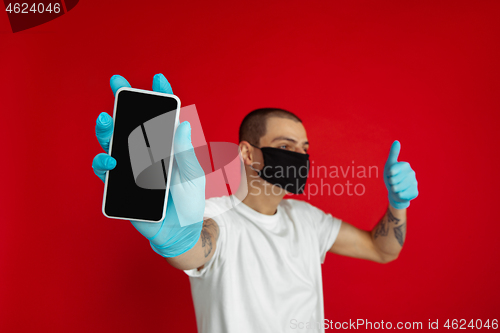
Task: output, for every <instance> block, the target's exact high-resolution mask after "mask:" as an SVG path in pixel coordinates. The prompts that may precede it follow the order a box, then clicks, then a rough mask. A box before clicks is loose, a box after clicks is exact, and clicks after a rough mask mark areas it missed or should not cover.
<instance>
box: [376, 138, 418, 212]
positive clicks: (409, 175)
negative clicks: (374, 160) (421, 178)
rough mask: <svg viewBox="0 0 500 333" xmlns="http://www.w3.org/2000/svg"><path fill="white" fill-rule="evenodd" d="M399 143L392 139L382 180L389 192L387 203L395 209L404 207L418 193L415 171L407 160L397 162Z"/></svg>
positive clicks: (399, 149)
mask: <svg viewBox="0 0 500 333" xmlns="http://www.w3.org/2000/svg"><path fill="white" fill-rule="evenodd" d="M400 151H401V144H400V143H399V141H397V140H396V141H394V142H393V143H392V146H391V151H390V152H389V157H388V158H387V162H386V163H385V167H384V182H385V186H386V187H387V191H388V192H389V203H390V204H391V206H392V207H394V208H396V209H404V208H407V207H408V206H409V205H410V200H413V199H415V198H416V197H417V195H418V188H417V185H418V183H417V178H416V176H415V171H413V169H412V168H411V167H410V164H409V163H407V162H398V156H399V152H400Z"/></svg>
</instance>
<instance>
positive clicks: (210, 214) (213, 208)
mask: <svg viewBox="0 0 500 333" xmlns="http://www.w3.org/2000/svg"><path fill="white" fill-rule="evenodd" d="M223 210H224V209H223V208H222V207H221V206H220V205H218V204H217V202H215V201H214V200H210V199H209V200H206V201H205V212H204V214H203V216H204V218H212V219H213V220H214V221H215V222H216V223H217V225H218V227H219V238H218V239H217V243H216V246H215V252H214V255H213V256H212V258H210V260H209V261H207V262H206V263H205V265H204V266H203V268H202V269H200V270H198V268H193V269H189V270H184V273H186V274H187V275H189V276H190V277H203V276H205V275H206V274H209V273H210V272H211V271H212V270H214V269H217V267H219V266H220V265H221V264H222V260H223V255H222V253H223V251H224V245H225V239H226V224H225V220H224V214H223Z"/></svg>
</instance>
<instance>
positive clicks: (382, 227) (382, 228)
mask: <svg viewBox="0 0 500 333" xmlns="http://www.w3.org/2000/svg"><path fill="white" fill-rule="evenodd" d="M388 232H389V226H388V225H387V222H386V220H385V218H382V220H381V221H380V222H379V224H378V225H377V228H376V229H375V235H374V238H377V237H378V236H387V233H388Z"/></svg>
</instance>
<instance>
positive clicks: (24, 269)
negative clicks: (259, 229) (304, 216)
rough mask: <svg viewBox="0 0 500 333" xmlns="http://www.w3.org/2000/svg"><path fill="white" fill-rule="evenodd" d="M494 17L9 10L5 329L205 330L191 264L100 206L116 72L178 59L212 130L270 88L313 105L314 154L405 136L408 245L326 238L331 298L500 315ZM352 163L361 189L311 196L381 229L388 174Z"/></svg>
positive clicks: (385, 310)
mask: <svg viewBox="0 0 500 333" xmlns="http://www.w3.org/2000/svg"><path fill="white" fill-rule="evenodd" d="M499 17H500V2H498V1H446V2H443V1H418V2H410V1H321V2H304V1H301V2H299V1H262V2H255V1H253V2H245V3H243V2H236V1H227V2H207V1H197V2H185V1H176V2H174V1H142V2H139V1H96V0H82V1H80V2H79V3H78V5H77V6H76V7H75V8H73V9H72V10H71V12H68V13H67V14H65V15H63V16H61V17H59V18H57V19H54V20H52V21H50V22H48V23H45V24H43V25H39V26H37V27H34V28H32V29H28V30H25V31H21V32H18V33H13V32H12V30H11V27H10V25H9V21H8V18H7V14H6V13H5V12H3V13H0V60H1V62H0V66H1V71H0V73H1V80H0V103H1V104H0V108H1V111H2V121H1V125H0V126H1V131H0V138H1V140H2V141H1V142H2V145H1V147H2V154H3V156H2V163H1V164H0V170H1V174H2V175H3V180H2V186H1V188H2V191H1V192H0V193H1V194H0V212H1V217H0V219H1V223H0V331H1V332H26V331H36V332H42V331H47V332H90V331H92V332H117V331H120V332H146V331H155V332H159V331H162V332H195V331H196V321H195V314H194V307H193V304H192V299H191V292H190V288H189V280H188V277H187V276H186V275H185V274H184V273H183V272H181V271H179V270H176V269H174V268H173V267H170V266H169V265H168V264H167V263H166V262H165V261H164V260H163V259H162V258H161V257H160V256H158V255H156V254H155V253H154V252H153V251H152V250H151V248H150V247H149V244H148V242H147V241H146V240H145V239H144V238H143V237H142V236H141V235H140V234H139V233H138V232H137V231H136V230H135V229H134V228H133V227H132V226H131V225H130V224H129V223H128V222H126V221H119V220H111V219H107V218H105V217H104V216H103V214H102V212H101V203H102V194H103V184H102V182H101V181H100V180H99V179H98V178H97V177H96V176H95V175H94V173H93V170H92V168H91V164H92V159H93V157H94V156H95V155H96V154H97V153H100V152H102V150H101V148H100V146H99V144H98V142H97V140H96V138H95V133H94V126H95V121H96V118H97V116H98V114H99V113H100V112H102V111H106V112H108V113H109V114H112V111H113V101H114V98H113V94H112V92H111V89H110V87H109V78H110V77H111V76H112V75H113V74H120V75H123V76H124V77H126V78H127V79H128V80H129V82H130V83H131V84H132V86H133V87H136V88H142V89H151V84H152V78H153V75H154V74H156V73H163V74H164V75H165V76H166V77H167V79H168V80H169V81H170V82H171V84H172V87H173V91H174V93H175V94H176V95H178V96H179V97H180V99H181V101H182V104H183V105H190V104H196V107H197V109H198V112H199V116H200V119H201V122H202V125H203V127H204V131H205V136H206V138H207V141H229V142H235V143H237V130H238V126H239V123H240V121H241V120H242V118H243V116H244V115H245V114H246V113H247V112H249V111H250V110H253V109H255V108H259V107H266V106H275V107H281V108H285V109H289V110H291V111H294V112H296V113H297V114H298V115H299V116H300V117H301V118H303V121H304V124H305V127H306V130H307V131H308V132H307V133H308V138H309V140H310V142H311V149H310V154H311V158H312V160H313V161H314V163H315V164H316V165H336V166H344V167H347V166H349V165H353V161H354V165H364V166H378V167H379V170H380V171H381V170H382V169H383V165H384V163H385V160H386V158H387V155H388V152H389V148H390V145H391V143H392V141H393V140H395V139H398V140H399V141H400V142H401V144H402V150H401V154H400V161H401V160H402V161H408V162H409V163H410V164H411V165H412V167H413V169H414V170H415V171H416V174H417V179H418V181H419V192H420V194H419V196H418V198H417V199H415V200H414V201H412V203H411V206H410V208H409V210H408V214H409V220H408V235H407V239H406V243H405V246H404V249H403V251H402V253H401V255H400V256H399V258H398V259H397V260H396V261H394V262H391V263H389V264H386V265H381V264H376V263H371V262H367V261H362V260H356V259H351V258H345V257H340V256H336V255H333V254H328V256H327V259H326V261H325V264H324V265H323V284H324V299H325V317H326V318H327V319H329V320H334V321H349V319H351V320H356V319H359V318H362V319H367V320H371V321H381V320H384V321H392V322H398V321H421V322H423V323H424V327H427V323H428V321H429V320H431V321H435V320H436V319H438V320H439V324H440V326H442V324H443V323H444V321H445V320H447V319H462V318H463V319H466V320H470V319H482V320H483V321H485V320H486V319H490V320H491V319H500V318H499V317H500V312H499V305H500V301H499V296H500V287H499V282H498V281H499V277H500V269H499V266H498V262H499V260H498V259H499V254H500V249H499V246H498V235H499V233H500V223H499V222H500V221H499V218H498V212H497V207H498V198H499V196H498V191H499V186H500V182H499V174H498V173H497V170H498V167H499V164H500V163H499V162H500V160H499V156H498V152H499V149H498V144H499V136H498V130H499V125H498V124H499V115H498V113H499V110H500V98H499V93H498V91H499V88H500V81H499V77H500V62H499V61H498V59H500V47H499V45H500V44H499V41H500V39H499V37H500V20H499V19H498V18H499ZM329 181H330V182H332V184H333V183H335V182H337V181H342V180H332V179H330V180H329ZM351 181H352V182H354V183H356V182H361V183H362V184H363V185H364V186H365V189H366V192H365V193H364V195H362V196H356V195H353V196H349V195H346V194H345V193H344V195H340V196H337V195H333V194H331V195H322V196H318V195H316V196H311V197H310V198H307V197H305V196H302V198H303V199H304V200H308V201H309V202H311V203H312V204H314V205H316V206H317V207H319V208H321V209H323V210H324V211H326V212H329V213H331V214H332V215H334V216H336V217H338V218H341V219H342V220H344V221H347V222H350V223H352V224H354V225H356V226H358V227H361V228H364V229H371V228H372V227H373V226H374V225H375V224H376V222H378V220H379V219H380V218H381V216H382V215H383V213H384V211H385V209H386V206H387V192H386V189H385V186H384V183H383V180H382V178H381V176H380V175H379V177H378V178H375V177H374V178H370V179H352V180H351ZM313 182H314V181H313ZM241 301H242V302H244V301H245V300H241Z"/></svg>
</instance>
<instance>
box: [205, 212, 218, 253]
mask: <svg viewBox="0 0 500 333" xmlns="http://www.w3.org/2000/svg"><path fill="white" fill-rule="evenodd" d="M212 236H213V237H214V239H217V238H219V226H218V225H217V223H215V221H214V220H212V219H206V220H203V228H202V229H201V247H203V251H204V254H205V258H206V257H208V255H209V254H210V253H211V252H212V249H213V243H212Z"/></svg>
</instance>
